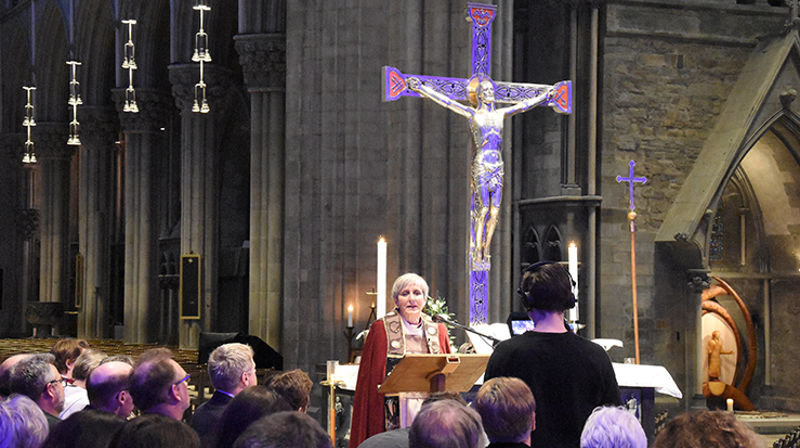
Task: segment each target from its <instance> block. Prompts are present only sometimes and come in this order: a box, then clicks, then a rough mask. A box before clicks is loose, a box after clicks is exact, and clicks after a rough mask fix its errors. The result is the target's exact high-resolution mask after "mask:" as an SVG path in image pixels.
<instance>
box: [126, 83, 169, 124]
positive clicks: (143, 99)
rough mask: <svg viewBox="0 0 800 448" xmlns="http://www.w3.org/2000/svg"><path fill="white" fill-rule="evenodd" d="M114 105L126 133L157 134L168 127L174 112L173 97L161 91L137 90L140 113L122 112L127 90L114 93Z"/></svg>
mask: <svg viewBox="0 0 800 448" xmlns="http://www.w3.org/2000/svg"><path fill="white" fill-rule="evenodd" d="M112 98H113V100H114V105H115V106H116V108H117V112H118V116H119V121H120V124H121V126H122V129H123V130H125V131H134V132H136V131H138V132H144V131H149V132H156V131H158V130H159V129H160V128H163V127H165V126H166V125H167V123H168V121H169V116H170V111H171V110H172V97H171V96H170V95H169V94H168V93H166V92H162V91H160V90H154V89H145V88H138V89H136V103H137V104H138V105H139V112H138V113H135V114H134V113H129V112H122V107H123V105H124V103H125V89H115V90H113V91H112Z"/></svg>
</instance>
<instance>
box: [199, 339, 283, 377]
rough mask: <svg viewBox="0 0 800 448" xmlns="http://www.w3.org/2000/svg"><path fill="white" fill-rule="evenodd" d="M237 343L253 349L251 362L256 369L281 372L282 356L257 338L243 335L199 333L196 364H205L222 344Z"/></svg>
mask: <svg viewBox="0 0 800 448" xmlns="http://www.w3.org/2000/svg"><path fill="white" fill-rule="evenodd" d="M230 342H238V343H240V344H247V345H249V346H250V347H252V348H253V361H255V362H256V368H258V369H266V368H270V367H271V368H273V369H277V370H283V356H281V354H280V353H278V352H277V351H275V349H273V348H272V347H270V346H269V344H267V343H266V342H264V341H263V340H262V339H261V338H259V337H258V336H253V335H250V334H245V333H200V342H199V346H200V347H199V349H198V351H197V363H198V364H205V363H207V362H208V357H209V355H211V352H213V351H214V349H215V348H217V347H219V346H220V345H222V344H227V343H230Z"/></svg>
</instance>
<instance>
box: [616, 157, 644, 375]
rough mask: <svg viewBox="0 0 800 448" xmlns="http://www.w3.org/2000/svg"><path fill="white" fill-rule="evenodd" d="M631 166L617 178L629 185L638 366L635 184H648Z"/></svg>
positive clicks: (634, 331) (637, 357) (635, 338)
mask: <svg viewBox="0 0 800 448" xmlns="http://www.w3.org/2000/svg"><path fill="white" fill-rule="evenodd" d="M628 165H629V166H630V174H628V177H622V176H617V182H627V183H628V195H629V196H630V206H629V210H630V211H628V221H630V223H631V226H630V227H631V285H632V288H633V341H634V346H635V347H636V364H639V308H638V305H637V302H636V227H635V226H634V223H633V222H634V220H636V212H635V211H634V210H635V209H636V206H635V205H634V204H633V184H635V183H642V184H644V183H647V178H646V177H634V175H633V167H634V166H636V162H634V161H633V160H631V161H630V163H629V164H628Z"/></svg>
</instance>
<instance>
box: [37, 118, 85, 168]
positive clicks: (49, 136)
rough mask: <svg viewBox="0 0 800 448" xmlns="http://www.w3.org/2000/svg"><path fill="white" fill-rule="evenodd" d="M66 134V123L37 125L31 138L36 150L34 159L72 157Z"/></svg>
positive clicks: (67, 132) (71, 149) (67, 129)
mask: <svg viewBox="0 0 800 448" xmlns="http://www.w3.org/2000/svg"><path fill="white" fill-rule="evenodd" d="M68 134H69V128H68V126H67V124H66V123H61V122H45V123H41V122H40V123H37V125H36V128H35V129H34V130H33V137H32V138H33V142H34V144H35V148H36V157H38V158H39V159H40V160H43V159H69V158H70V157H72V154H73V153H74V152H75V151H74V149H73V147H72V146H68V145H67V135H68Z"/></svg>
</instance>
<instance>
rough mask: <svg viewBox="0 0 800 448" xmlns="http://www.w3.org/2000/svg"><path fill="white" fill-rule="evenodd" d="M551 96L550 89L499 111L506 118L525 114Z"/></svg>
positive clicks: (551, 91)
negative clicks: (521, 113)
mask: <svg viewBox="0 0 800 448" xmlns="http://www.w3.org/2000/svg"><path fill="white" fill-rule="evenodd" d="M552 94H553V88H552V87H551V88H549V89H547V90H546V91H544V92H543V93H540V94H539V95H536V96H535V97H533V98H528V99H527V100H524V101H520V102H519V103H516V104H514V105H512V106H508V107H504V108H502V109H500V110H499V111H500V112H502V113H503V115H506V116H512V115H516V114H518V113H520V112H525V111H528V110H530V109H533V108H534V107H536V106H538V105H540V104H542V103H543V102H545V101H547V100H549V99H550V96H551V95H552Z"/></svg>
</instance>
